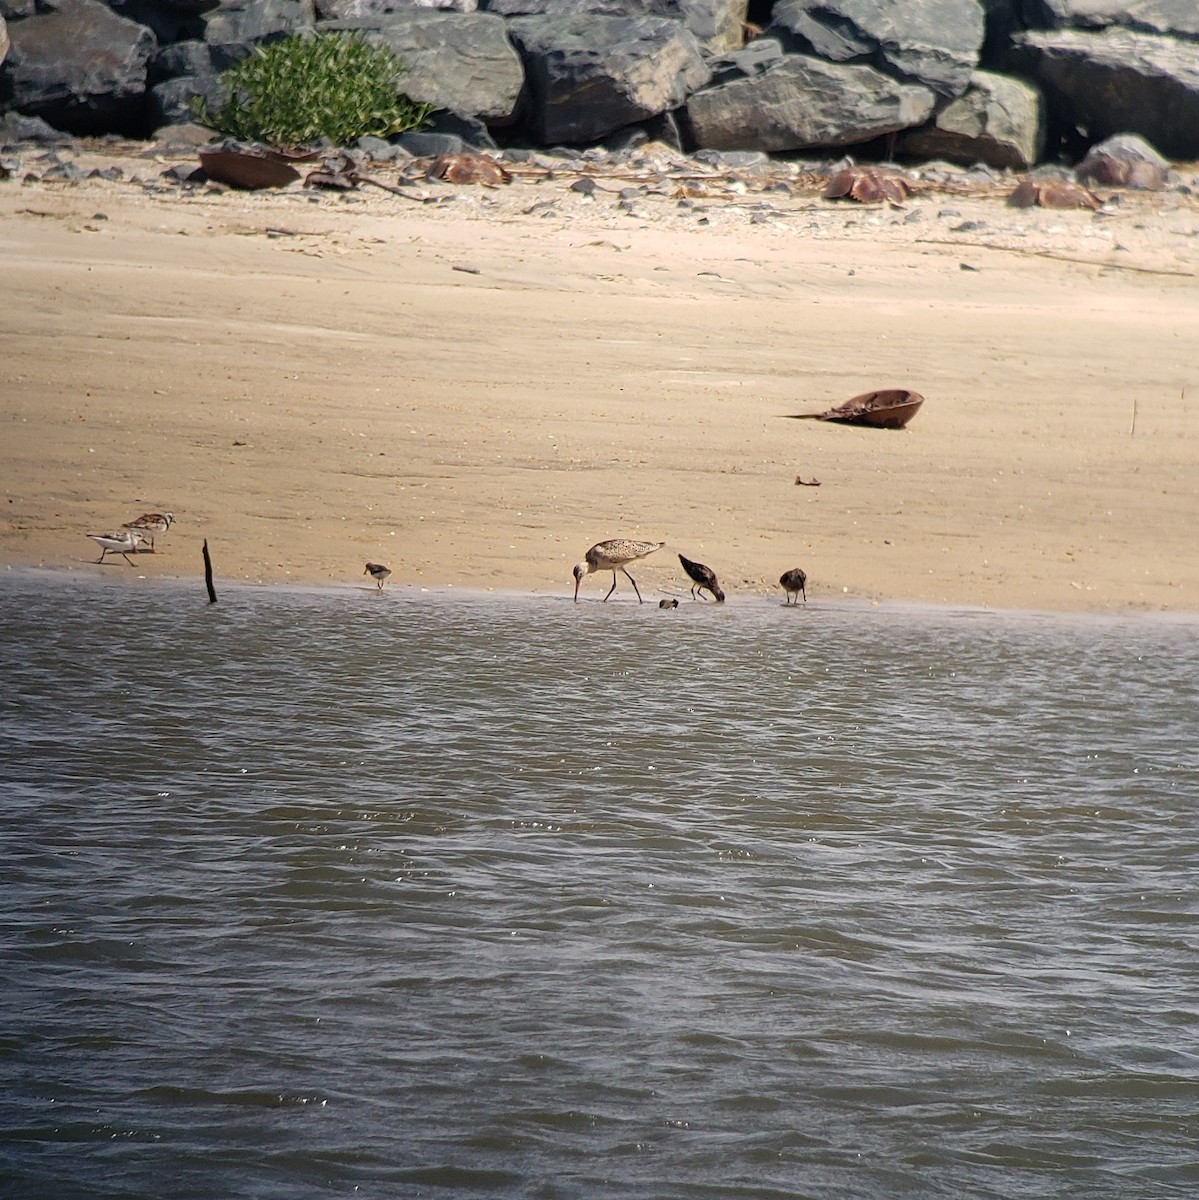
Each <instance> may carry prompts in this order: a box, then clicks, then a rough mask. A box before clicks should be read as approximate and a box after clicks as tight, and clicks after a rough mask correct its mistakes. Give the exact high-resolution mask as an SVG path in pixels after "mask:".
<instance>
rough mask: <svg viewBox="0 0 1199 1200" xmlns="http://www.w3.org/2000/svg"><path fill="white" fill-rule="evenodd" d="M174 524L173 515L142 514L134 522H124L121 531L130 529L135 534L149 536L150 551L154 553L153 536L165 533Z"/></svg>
mask: <svg viewBox="0 0 1199 1200" xmlns="http://www.w3.org/2000/svg"><path fill="white" fill-rule="evenodd" d="M174 523H175V514H174V513H142V515H141V516H140V517H138V518H137V520H135V521H126V522H125V524H124V525H122V526H121V528H122V529H132V530H133V531H134V532H135V533H147V534H149V535H150V550H151V552H153V551H154V534H156V533H166V531H167V530H168V529H170V527H171V526H172V525H173V524H174Z"/></svg>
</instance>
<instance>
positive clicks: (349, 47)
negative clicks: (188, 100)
mask: <svg viewBox="0 0 1199 1200" xmlns="http://www.w3.org/2000/svg"><path fill="white" fill-rule="evenodd" d="M403 70H404V64H403V63H402V62H401V61H400V60H399V59H398V58H396V56H395V55H394V54H393V53H392V52H391V51H390V50H389V49H388V48H387V47H386V46H382V45H379V44H377V43H373V42H368V41H366V39H365V38H363V37H362V35H361V34H358V33H351V34H343V33H329V34H316V35H313V36H307V37H305V36H297V37H289V38H286V39H284V40H283V41H279V42H272V43H270V44H269V45H266V46H255V48H254V51H253V53H252V54H251V55H250V56H249V57H248V58H243V59H242V60H241V62H239V63H237V64H235V65H234V66H232V67H230V68H229V70H227V71H225V72H224V74H222V75H221V86H222V88H223V89H224V99H223V100H222V102H221V104H220V106H219V107H218V108H216V109H215V111H214V110H212V109H210V108H209V106H208V104H207V102H206V101H205V100H204V99H203V98H202V97H197V99H196V100H195V101H193V111H194V112H195V115H196V119H197V120H198V121H200V122H201V124H203V125H207V126H208V127H209V128H210V129H215V130H216V131H217V132H218V133H220V134H223V135H224V136H225V137H232V138H237V139H238V140H239V141H244V142H264V143H266V144H267V145H269V146H275V147H278V148H280V149H285V148H293V147H297V146H305V145H309V144H311V143H312V142H316V141H319V140H320V139H321V138H328V139H329V140H330V141H331V142H333V143H334V145H337V146H347V145H349V144H350V143H351V142H355V141H357V140H358V138H360V137H363V136H365V135H367V134H371V135H373V136H375V137H388V136H390V135H391V134H393V133H402V132H403V131H404V130H406V129H419V128H420V127H421V126H422V125H424V124H425V122H426V121H427V120H428V118H429V114H430V113H431V112H432V111H433V109H434V107H435V106H434V105H432V104H417V103H415V102H414V101H412V100H409V99H408V97H407V96H404V95H402V94H401V93H400V92H399V91H398V90H397V88H396V79H397V77H398V76H399V75H400V74H401V73H402V72H403Z"/></svg>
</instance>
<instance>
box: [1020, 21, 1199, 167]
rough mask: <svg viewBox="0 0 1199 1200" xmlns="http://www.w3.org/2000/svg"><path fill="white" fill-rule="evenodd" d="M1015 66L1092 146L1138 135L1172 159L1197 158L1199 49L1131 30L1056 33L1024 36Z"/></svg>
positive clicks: (1061, 118) (1058, 115) (1060, 118)
mask: <svg viewBox="0 0 1199 1200" xmlns="http://www.w3.org/2000/svg"><path fill="white" fill-rule="evenodd" d="M1012 62H1013V67H1014V69H1018V70H1020V71H1021V73H1022V74H1026V75H1028V76H1029V77H1030V78H1032V79H1034V80H1035V81H1036V82H1037V83H1038V84H1039V85H1040V87H1041V89H1042V91H1043V92H1044V93H1045V98H1046V102H1047V104H1048V105H1049V108H1050V111H1051V113H1052V114H1053V116H1054V118H1055V120H1056V121H1057V123H1058V125H1059V126H1064V127H1067V128H1070V129H1077V130H1079V131H1081V133H1082V135H1083V136H1084V137H1085V139H1086V142H1087V144H1090V143H1091V142H1096V141H1100V140H1101V139H1103V138H1107V137H1111V136H1113V135H1114V134H1117V133H1139V134H1140V135H1141V136H1142V137H1143V138H1146V139H1147V140H1148V141H1149V142H1151V143H1152V144H1153V145H1154V146H1156V147H1157V148H1158V149H1159V150H1160V151H1161V152H1162V153H1163V154H1165V155H1166V156H1167V157H1169V158H1173V159H1180V160H1189V159H1196V158H1199V47H1197V46H1194V45H1192V44H1191V43H1188V42H1183V41H1177V40H1175V39H1173V38H1167V37H1160V36H1157V35H1155V34H1148V33H1133V32H1131V31H1129V30H1126V29H1108V30H1106V31H1104V32H1103V33H1086V32H1081V31H1077V30H1059V31H1057V32H1052V33H1025V34H1021V35H1019V36H1018V37H1017V38H1016V45H1015V48H1014V50H1013V55H1012Z"/></svg>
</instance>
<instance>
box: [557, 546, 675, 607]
mask: <svg viewBox="0 0 1199 1200" xmlns="http://www.w3.org/2000/svg"><path fill="white" fill-rule="evenodd" d="M665 545H666V543H665V542H637V541H634V540H633V539H632V538H609V539H608V540H607V541H606V542H596V544H595V545H594V546H592V547H591V549H590V550H588V551H587V553H586V555H584V557H583V561H582V562H581V563H578V564H577V565H576V566H575V570H574V575H575V603H576V604H578V602H579V584H580V583H582V582H583V576H584V575H590V574H591V572H592V571H611V572H612V586H611V587H610V588H609V589H608V596H610V595H612V593H613V592H614V591H616V572H617V571H621V572H623V573H624V574H625V575H626V576H628V580H629V582H630V583H631V584H632V585H633V591H635V592H636V593H637V600H638V602H639V603H641V604H644V603H645V601H644V600H642V599H641V591H640V589H639V588H638V587H637V580H635V579H634V578H633V577H632V575H629V573H628V571H626V570H625V564H626V563H631V562H636V561H637V560H638V559H639V558H645V557H646V555H648V554H653V552H654V551H655V550H661V549H662V547H663V546H665ZM608 596H605V597H604V600H605V602H606V601H607V599H608Z"/></svg>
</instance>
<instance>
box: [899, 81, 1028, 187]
mask: <svg viewBox="0 0 1199 1200" xmlns="http://www.w3.org/2000/svg"><path fill="white" fill-rule="evenodd" d="M1044 147H1045V122H1044V118H1043V114H1042V103H1041V94H1040V92H1039V91H1038V90H1037V89H1036V88H1035V87H1033V86H1032V85H1031V84H1029V83H1025V82H1024V81H1023V80H1019V79H1011V78H1009V77H1007V76H1004V75H993V74H991V73H990V72H989V71H976V72H975V73H974V78H973V80H972V81H971V84H970V87H969V88H967V89H966V92H965V94H964V95H962V96H959V97H958V98H957V99H956V100H950V101H949V102H948V103H947V104H945V105H943V106H942V107H941V108H939V109H938V111H937V112H936V113H935V114H934V116H933V119H932V120H931V121H930V122H929V123H928V124H927V125H925V126H923V127H922V128H920V129H913V130H911V131H909V132H908V133H905V134H904V135H903V137H902V138H901V139H900V142H899V151H900V153H901V154H903V155H905V156H907V157H910V158H917V159H945V160H947V161H949V162H955V163H965V164H967V165H969V164H971V163H976V162H981V163H987V164H988V165H989V166H993V167H999V168H1004V167H1009V168H1011V169H1013V170H1027V169H1028V168H1029V167H1031V166H1032V165H1033V164H1034V163H1036V162H1037V161H1038V160H1039V159H1040V157H1041V153H1042V151H1043V150H1044Z"/></svg>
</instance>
